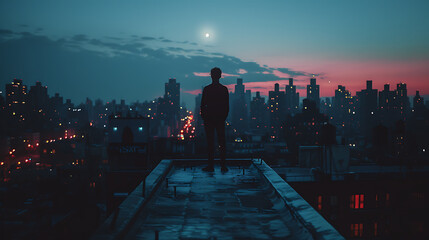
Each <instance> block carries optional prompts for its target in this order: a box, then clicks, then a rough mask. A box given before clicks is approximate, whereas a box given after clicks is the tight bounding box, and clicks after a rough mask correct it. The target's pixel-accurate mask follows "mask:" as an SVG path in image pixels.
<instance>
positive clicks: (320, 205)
mask: <svg viewBox="0 0 429 240" xmlns="http://www.w3.org/2000/svg"><path fill="white" fill-rule="evenodd" d="M317 210H319V211H321V210H322V195H319V196H317Z"/></svg>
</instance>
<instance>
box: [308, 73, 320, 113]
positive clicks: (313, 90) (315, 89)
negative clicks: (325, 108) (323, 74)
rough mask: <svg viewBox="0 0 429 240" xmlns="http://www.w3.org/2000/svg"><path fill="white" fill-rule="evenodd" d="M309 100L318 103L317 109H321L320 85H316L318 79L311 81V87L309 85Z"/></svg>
mask: <svg viewBox="0 0 429 240" xmlns="http://www.w3.org/2000/svg"><path fill="white" fill-rule="evenodd" d="M307 99H309V100H311V101H313V102H315V103H316V107H317V108H319V107H320V94H319V85H317V84H316V78H314V77H313V78H311V79H310V85H307Z"/></svg>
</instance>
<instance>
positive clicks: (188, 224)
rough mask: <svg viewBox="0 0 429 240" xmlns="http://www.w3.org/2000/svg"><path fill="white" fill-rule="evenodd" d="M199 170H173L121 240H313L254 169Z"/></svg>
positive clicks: (200, 167)
mask: <svg viewBox="0 0 429 240" xmlns="http://www.w3.org/2000/svg"><path fill="white" fill-rule="evenodd" d="M202 168H203V166H197V167H195V166H194V167H192V168H190V167H188V168H185V167H178V166H176V167H174V168H173V169H172V170H171V171H170V173H169V175H168V176H167V178H168V187H167V179H166V180H165V181H164V182H165V183H164V185H163V186H162V187H161V189H159V190H158V192H157V193H156V194H155V196H154V197H153V198H152V199H151V200H150V202H149V203H148V205H147V206H146V207H145V208H144V209H143V210H142V212H141V213H139V215H138V217H137V220H136V221H135V223H134V224H133V225H132V226H131V228H130V230H129V231H128V232H127V234H126V236H125V239H155V236H156V235H157V234H158V237H159V239H312V237H311V235H310V234H309V233H308V231H307V230H306V229H305V228H304V227H303V226H302V225H300V224H299V223H298V222H297V221H296V220H295V219H294V218H293V217H292V215H291V214H290V212H289V210H288V209H287V208H286V205H285V203H284V201H283V200H282V199H280V198H278V197H277V195H276V194H275V192H274V190H273V189H272V187H271V186H270V185H269V184H268V183H267V182H266V181H265V180H264V179H263V178H262V177H261V175H260V174H259V172H258V170H257V169H256V168H255V167H254V166H253V165H251V166H249V167H246V168H245V169H244V174H243V167H238V166H231V167H229V171H228V172H227V173H221V171H220V167H215V172H214V173H207V172H203V171H202ZM174 189H176V194H175V190H174Z"/></svg>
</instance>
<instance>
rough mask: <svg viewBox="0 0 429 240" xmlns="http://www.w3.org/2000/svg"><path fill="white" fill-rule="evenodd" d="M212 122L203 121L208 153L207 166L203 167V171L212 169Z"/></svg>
mask: <svg viewBox="0 0 429 240" xmlns="http://www.w3.org/2000/svg"><path fill="white" fill-rule="evenodd" d="M214 128H215V126H214V124H212V123H208V122H204V129H205V132H206V139H207V154H208V166H207V167H205V168H203V170H204V171H213V165H214Z"/></svg>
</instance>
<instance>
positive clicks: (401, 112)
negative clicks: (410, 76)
mask: <svg viewBox="0 0 429 240" xmlns="http://www.w3.org/2000/svg"><path fill="white" fill-rule="evenodd" d="M395 93H396V96H395V97H396V99H395V113H396V115H397V118H398V119H400V120H403V121H405V120H406V118H407V115H408V111H409V110H410V100H409V98H408V94H407V84H405V83H398V84H397V85H396V91H395Z"/></svg>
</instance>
